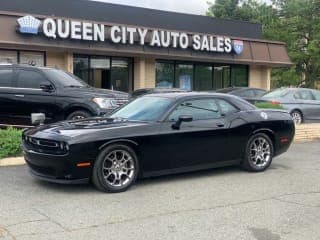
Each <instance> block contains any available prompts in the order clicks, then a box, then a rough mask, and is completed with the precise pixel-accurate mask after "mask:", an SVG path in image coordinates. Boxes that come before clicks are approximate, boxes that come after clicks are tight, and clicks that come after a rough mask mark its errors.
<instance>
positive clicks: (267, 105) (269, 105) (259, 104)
mask: <svg viewBox="0 0 320 240" xmlns="http://www.w3.org/2000/svg"><path fill="white" fill-rule="evenodd" d="M254 105H255V106H256V107H257V108H273V109H283V107H282V106H281V105H280V104H273V103H270V102H257V103H255V104H254Z"/></svg>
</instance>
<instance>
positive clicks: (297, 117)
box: [290, 110, 303, 125]
mask: <svg viewBox="0 0 320 240" xmlns="http://www.w3.org/2000/svg"><path fill="white" fill-rule="evenodd" d="M290 115H291V117H292V119H293V121H294V123H295V124H297V125H299V124H301V123H303V115H302V113H301V112H300V111H299V110H293V111H292V112H291V113H290Z"/></svg>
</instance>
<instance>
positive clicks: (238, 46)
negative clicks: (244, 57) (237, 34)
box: [232, 40, 243, 54]
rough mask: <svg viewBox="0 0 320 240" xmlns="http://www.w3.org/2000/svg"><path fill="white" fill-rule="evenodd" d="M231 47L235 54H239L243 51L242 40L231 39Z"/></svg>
mask: <svg viewBox="0 0 320 240" xmlns="http://www.w3.org/2000/svg"><path fill="white" fill-rule="evenodd" d="M232 47H233V51H234V52H235V53H236V54H241V53H242V51H243V41H242V40H233V41H232Z"/></svg>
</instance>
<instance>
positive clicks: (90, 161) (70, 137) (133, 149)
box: [22, 92, 295, 192]
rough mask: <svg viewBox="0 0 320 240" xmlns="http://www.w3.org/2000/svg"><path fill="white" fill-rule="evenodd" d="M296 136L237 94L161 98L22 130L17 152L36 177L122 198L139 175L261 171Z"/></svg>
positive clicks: (286, 123)
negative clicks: (235, 169)
mask: <svg viewBox="0 0 320 240" xmlns="http://www.w3.org/2000/svg"><path fill="white" fill-rule="evenodd" d="M294 131H295V128H294V123H293V120H292V118H291V116H290V115H289V114H288V113H287V112H285V111H282V110H263V111H262V110H259V109H257V108H256V107H255V106H253V105H251V104H250V103H248V102H247V101H245V100H242V99H241V98H238V97H236V96H232V95H226V94H214V93H211V94H210V93H195V92H189V93H164V94H150V95H145V96H142V97H139V98H137V99H135V100H133V101H131V102H130V103H128V104H127V105H125V106H123V107H121V108H120V109H119V110H117V111H115V112H114V113H113V114H112V115H110V116H109V117H105V118H91V119H82V120H76V121H66V122H61V123H57V124H52V125H43V126H39V127H37V128H33V129H29V130H26V131H24V133H23V136H22V138H23V143H22V144H23V145H22V147H23V150H24V157H25V160H26V162H27V164H28V166H29V168H30V170H31V173H32V175H33V176H35V177H36V178H39V179H42V180H46V181H52V182H58V183H80V182H88V181H90V180H92V182H93V183H94V185H95V186H96V187H97V188H98V189H100V190H102V191H108V192H120V191H124V190H126V189H128V188H129V187H130V186H131V185H132V184H133V183H134V182H135V180H136V179H137V177H142V178H143V177H149V176H157V175H163V174H172V173H178V172H187V171H194V170H200V169H207V168H214V167H221V166H226V165H235V164H240V165H241V166H242V167H243V168H245V169H246V170H248V171H253V172H260V171H264V170H266V169H267V168H268V167H269V165H270V164H271V161H272V159H273V157H275V156H277V155H279V154H281V153H283V152H285V151H287V149H288V148H289V146H290V144H291V142H292V139H293V136H294Z"/></svg>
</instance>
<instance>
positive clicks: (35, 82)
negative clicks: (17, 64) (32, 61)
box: [17, 70, 47, 88]
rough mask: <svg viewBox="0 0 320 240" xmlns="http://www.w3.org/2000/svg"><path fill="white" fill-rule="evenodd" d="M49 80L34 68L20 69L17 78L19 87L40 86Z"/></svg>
mask: <svg viewBox="0 0 320 240" xmlns="http://www.w3.org/2000/svg"><path fill="white" fill-rule="evenodd" d="M44 82H47V81H46V79H45V77H44V76H43V75H42V74H40V73H39V72H36V71H32V70H19V71H18V78H17V87H18V88H40V84H43V83H44Z"/></svg>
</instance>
